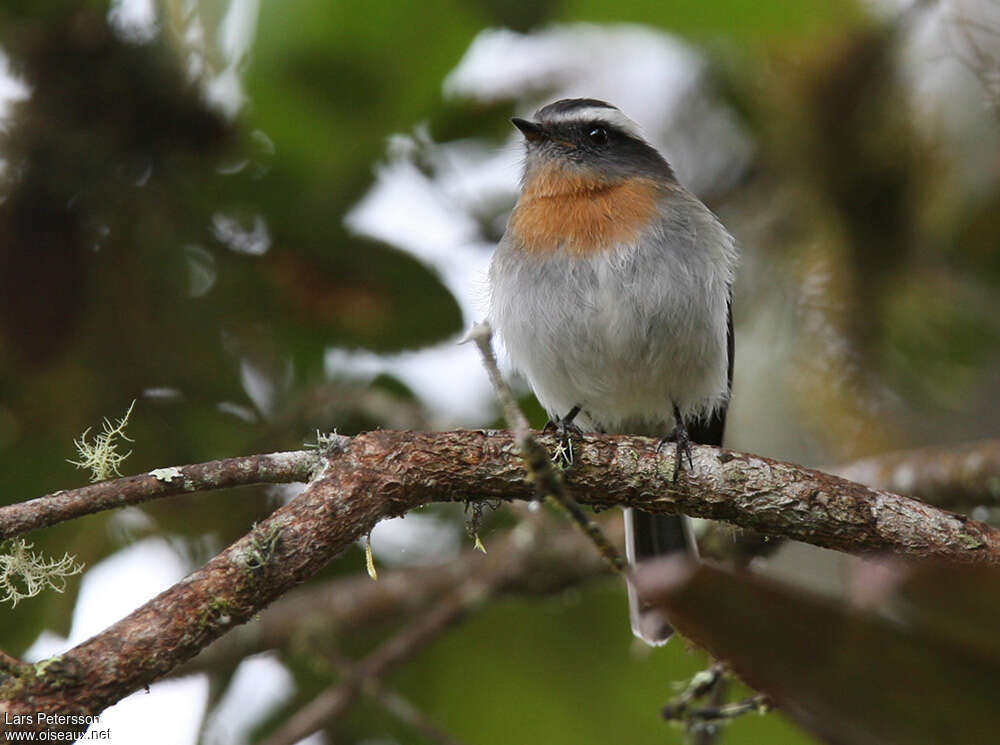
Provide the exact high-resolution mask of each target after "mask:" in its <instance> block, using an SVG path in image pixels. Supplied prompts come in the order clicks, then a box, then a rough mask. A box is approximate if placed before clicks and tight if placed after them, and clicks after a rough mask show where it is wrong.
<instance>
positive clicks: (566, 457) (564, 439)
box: [543, 412, 583, 468]
mask: <svg viewBox="0 0 1000 745" xmlns="http://www.w3.org/2000/svg"><path fill="white" fill-rule="evenodd" d="M573 413H574V415H575V412H573ZM543 431H545V432H554V433H555V435H556V437H557V438H558V442H557V443H556V449H555V451H554V452H553V453H552V461H553V462H554V463H557V464H558V465H559V466H561V467H562V468H569V467H570V466H571V465H573V437H580V436H582V435H583V430H582V429H580V428H579V427H578V426H576V425H575V424H573V419H572V417H569V416H565V417H563V418H561V419H557V420H556V421H552V420H551V419H550V420H549V421H548V422H546V424H545V428H544V430H543Z"/></svg>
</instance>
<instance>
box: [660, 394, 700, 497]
mask: <svg viewBox="0 0 1000 745" xmlns="http://www.w3.org/2000/svg"><path fill="white" fill-rule="evenodd" d="M668 442H674V443H676V445H677V447H676V450H675V451H674V482H675V483H676V481H677V478H678V477H679V476H680V474H681V471H683V470H684V456H687V461H688V466H690V467H691V469H692V470H694V461H693V460H692V459H691V437H690V436H689V435H688V431H687V426H686V425H685V424H684V417H682V416H681V410H680V409H679V408H678V406H677V404H674V431H673V432H671V433H670V434H669V435H667V436H666V437H664V438H663V439H662V440H660V441H659V442H658V443H656V452H657V453H659V452H660V450H662V449H663V446H664V445H666V444H667V443H668Z"/></svg>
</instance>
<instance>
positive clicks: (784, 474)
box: [0, 431, 1000, 721]
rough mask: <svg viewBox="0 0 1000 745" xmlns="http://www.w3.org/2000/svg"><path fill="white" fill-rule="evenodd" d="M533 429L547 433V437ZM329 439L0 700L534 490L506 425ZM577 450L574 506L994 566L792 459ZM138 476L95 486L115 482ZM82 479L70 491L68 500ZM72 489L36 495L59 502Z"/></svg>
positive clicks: (104, 692)
mask: <svg viewBox="0 0 1000 745" xmlns="http://www.w3.org/2000/svg"><path fill="white" fill-rule="evenodd" d="M539 440H540V441H541V442H543V443H544V444H546V446H548V447H552V446H554V445H555V438H551V437H546V436H539ZM335 443H336V444H337V445H338V447H337V449H336V451H335V452H330V453H327V454H325V457H326V465H325V469H324V471H323V472H322V473H321V474H320V475H319V477H318V478H316V480H314V481H312V482H311V483H310V484H309V485H308V486H307V488H306V489H305V490H304V491H303V492H302V493H301V494H300V495H299V496H298V497H296V498H295V499H293V500H292V501H291V502H289V503H288V504H287V505H285V506H284V507H282V508H280V509H278V510H277V511H276V512H275V513H274V514H272V515H271V516H270V517H269V518H268V519H266V520H264V521H263V522H262V523H260V524H258V525H257V526H256V527H255V528H254V529H253V530H252V531H251V532H250V533H249V534H248V535H246V536H244V537H243V538H242V539H240V540H239V541H237V542H236V543H234V544H233V545H232V546H230V547H229V548H227V549H226V550H225V551H223V552H222V553H220V554H219V555H218V556H216V557H215V558H213V559H212V560H211V561H209V562H208V563H207V564H206V565H205V566H203V567H202V568H201V569H199V570H197V571H196V572H194V573H193V574H191V575H190V576H189V577H187V578H186V579H185V580H183V581H182V582H180V583H178V584H177V585H175V586H174V587H172V588H170V589H169V590H167V591H165V592H163V593H161V594H160V595H159V596H158V597H156V598H154V599H153V600H151V601H150V602H149V603H147V604H146V605H144V606H142V607H141V608H139V609H138V610H136V611H135V612H133V613H132V614H131V615H129V616H128V617H126V618H124V619H122V620H121V621H119V622H118V623H116V624H114V625H113V626H111V627H110V628H108V629H107V630H105V631H104V632H102V633H101V634H98V635H97V636H95V637H93V638H91V639H89V640H87V641H86V642H83V643H82V644H80V645H79V646H77V647H75V648H74V649H72V650H69V651H68V652H66V653H65V654H64V655H62V656H61V657H59V658H57V659H55V660H53V661H51V662H50V663H49V664H47V665H46V666H44V667H43V666H36V667H33V668H31V671H30V672H28V671H24V672H23V674H17V673H14V674H13V675H8V677H6V678H5V679H3V680H2V681H0V711H2V712H5V713H7V714H8V715H16V714H26V713H33V712H37V711H39V710H42V709H44V710H45V711H47V712H54V713H64V714H93V713H98V712H100V711H102V710H103V709H104V708H106V707H107V706H109V705H110V704H112V703H114V702H115V701H118V700H119V699H121V698H123V697H124V696H126V695H128V694H129V693H131V692H132V691H134V690H136V689H138V688H141V687H142V686H144V685H147V684H148V683H150V682H152V681H153V680H155V679H157V678H158V677H160V676H162V675H164V674H166V673H167V672H169V671H170V670H171V669H173V668H174V667H176V666H177V665H179V664H180V663H182V662H184V661H185V660H187V659H189V658H190V657H192V656H193V655H194V654H196V653H197V652H198V651H199V650H200V649H202V648H203V647H205V646H206V645H207V644H209V643H210V642H211V641H212V640H214V639H216V638H218V637H219V636H221V635H222V634H223V633H225V632H226V631H228V630H229V629H230V628H232V627H233V626H234V625H236V624H240V623H243V622H245V621H246V620H247V619H249V618H250V617H252V616H253V615H254V614H256V613H257V612H259V611H260V610H261V609H262V608H264V607H265V606H266V605H267V604H268V603H270V602H271V601H272V600H274V599H275V598H276V597H278V596H279V595H281V594H283V593H284V592H286V591H287V590H289V589H290V588H292V587H293V586H295V585H297V584H299V583H301V582H303V581H305V580H306V579H308V578H309V577H310V576H312V575H313V574H315V573H316V572H317V571H318V570H319V569H321V568H322V567H323V566H324V565H325V564H326V563H327V562H329V561H330V560H331V559H332V558H333V557H335V556H336V555H337V554H339V553H340V552H341V551H343V550H344V548H346V547H348V546H350V545H351V544H352V542H353V541H355V540H357V539H358V538H359V537H360V536H363V535H366V534H367V533H368V532H369V531H370V530H371V528H372V527H373V526H374V525H375V523H376V522H377V521H379V520H381V519H384V518H386V517H394V516H398V515H401V514H404V513H406V512H408V511H409V510H412V509H414V508H416V507H419V506H422V505H424V504H427V503H429V502H433V501H467V500H483V499H488V500H497V499H502V500H511V499H531V498H532V497H533V496H534V493H535V492H534V487H533V486H532V485H531V484H529V483H526V481H525V470H524V464H523V462H522V459H521V457H520V456H519V454H518V450H517V447H516V445H515V442H514V439H513V437H512V436H511V434H510V433H508V432H483V431H454V432H439V433H424V432H387V431H379V432H369V433H365V434H361V435H358V436H356V437H354V438H338V439H337V440H336V441H335ZM575 450H576V454H575V462H574V467H573V469H572V470H570V471H569V472H568V473H567V480H568V483H569V486H570V488H571V490H572V491H573V495H574V497H575V498H576V499H577V500H578V501H579V502H581V503H585V504H590V505H594V506H600V507H607V506H611V505H615V504H620V505H631V506H636V507H641V508H642V509H645V510H649V511H665V512H670V511H679V512H683V513H685V514H688V515H693V516H696V517H706V518H712V519H715V520H724V521H727V522H731V523H734V524H736V525H740V526H743V527H746V528H752V529H754V530H757V531H759V532H762V533H766V534H770V535H780V536H784V537H787V538H792V539H795V540H800V541H806V542H808V543H813V544H815V545H819V546H824V547H827V548H832V549H837V550H840V551H848V552H854V553H857V552H872V551H877V552H889V553H896V554H902V555H907V556H913V557H923V558H938V559H948V560H951V561H956V562H960V563H967V564H989V565H996V564H1000V532H998V531H997V530H995V529H993V528H991V527H989V526H988V525H985V524H983V523H980V522H977V521H975V520H969V519H967V518H964V517H962V516H959V515H954V514H951V513H947V512H944V511H942V510H939V509H936V508H934V507H931V506H928V505H926V504H922V503H920V502H917V501H915V500H913V499H909V498H906V497H900V496H897V495H894V494H891V493H888V492H884V491H878V490H874V489H870V488H868V487H864V486H861V485H860V484H856V483H852V482H849V481H846V480H844V479H841V478H838V477H836V476H831V475H828V474H824V473H820V472H818V471H814V470H811V469H808V468H803V467H801V466H796V465H793V464H789V463H781V462H778V461H774V460H770V459H767V458H762V457H760V456H755V455H748V454H742V453H736V452H731V451H725V450H721V449H717V448H712V447H705V446H699V447H695V448H694V452H693V455H694V468H693V469H690V472H688V473H686V475H685V476H684V477H683V478H682V479H681V480H680V482H678V483H676V484H675V483H673V481H672V474H673V458H672V454H670V453H667V454H662V455H658V454H656V452H655V441H653V440H650V439H647V438H641V437H626V436H583V437H580V438H577V439H576V440H575ZM289 456H292V457H291V461H292V462H294V463H297V464H298V467H291V468H286V469H285V471H286V472H285V474H284V477H286V478H289V479H291V475H292V474H293V473H294V474H297V475H298V477H301V475H302V474H304V473H305V471H306V470H308V469H305V468H304V461H301V460H299V457H300V456H301V457H305V456H309V457H311V458H313V459H315V458H316V457H317V454H316V453H315V452H311V453H305V454H285V455H282V456H281V457H283V458H288V457H289ZM236 460H240V459H236ZM313 462H314V463H315V461H313ZM188 468H195V467H188ZM181 470H182V471H184V469H181ZM148 478H150V477H144V476H143V477H133V479H131V480H130V479H123V480H121V481H119V482H109V483H108V484H103V485H102V484H99V485H95V487H101V488H102V489H104V490H112V489H116V488H118V487H120V486H121V484H122V482H126V483H129V484H133V483H136V481H135V480H136V479H139V480H141V479H148ZM155 480H156V479H155V478H154V481H155ZM235 480H236V481H238V482H239V483H249V481H250V479H249V478H247V477H246V476H239V477H238V478H236V479H235ZM272 480H280V479H277V478H274V479H272ZM177 481H178V482H179V481H180V479H177ZM138 483H139V484H140V485H143V484H144V485H145V486H144V487H143V488H149V487H152V488H153V490H156V489H160V488H162V487H156V486H155V484H150V482H148V481H142V482H138ZM169 486H170V487H171V488H173V487H174V486H175V485H174V484H173V480H172V481H171V484H170V485H169ZM95 487H86V489H93V488H95ZM189 490H190V489H184V491H189ZM83 491H84V490H77V494H76V495H75V496H72V497H71V498H70V499H69V501H70V502H71V503H73V504H76V501H77V500H78V499H80V496H79V493H80V492H83ZM140 491H141V490H140ZM107 493H111V492H110V491H108V492H107ZM175 493H177V492H175ZM67 494H69V493H64V494H62V495H54V496H53V497H49V498H43V501H44V500H46V499H50V500H59V501H60V503H62V502H64V501H65V500H66V499H67ZM142 498H149V497H148V492H146V493H143V495H142V496H141V497H140V501H141V499H142ZM33 501H34V503H35V504H36V507H38V506H39V505H38V502H39V500H33ZM28 504H31V503H28ZM15 507H17V506H15ZM6 509H8V510H9V509H10V508H6ZM74 509H75V510H76V511H77V512H79V513H80V514H84V513H86V512H93V511H96V509H98V508H94V509H89V508H88V509H83V510H82V511H81V509H80V508H79V507H74ZM56 512H57V511H51V510H48V508H47V507H44V506H42V507H41V509H38V510H36V513H39V514H45V515H49V516H51V515H53V514H56ZM59 514H65V513H64V512H62V513H59ZM4 518H5V516H4V515H3V513H0V520H3V519H4ZM46 520H48V518H46ZM19 524H20V525H24V524H25V523H24V521H23V520H22V522H21V523H19ZM41 524H46V523H45V522H44V521H43V522H42V523H41ZM4 525H5V526H6V525H7V523H6V521H4ZM36 527H37V526H36ZM6 534H10V533H9V532H8V533H6ZM40 668H41V669H40ZM0 721H2V720H0Z"/></svg>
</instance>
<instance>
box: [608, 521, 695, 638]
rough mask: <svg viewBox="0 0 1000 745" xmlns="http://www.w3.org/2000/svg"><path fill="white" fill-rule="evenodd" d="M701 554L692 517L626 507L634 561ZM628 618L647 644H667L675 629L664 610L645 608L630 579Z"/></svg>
mask: <svg viewBox="0 0 1000 745" xmlns="http://www.w3.org/2000/svg"><path fill="white" fill-rule="evenodd" d="M679 551H680V552H684V553H685V554H686V555H688V556H690V557H691V558H697V557H698V544H697V543H696V542H695V539H694V534H693V533H692V531H691V521H690V520H689V519H688V518H686V517H684V516H683V515H659V514H653V513H651V512H643V511H642V510H636V509H627V510H625V553H626V555H627V557H628V562H629V564H631V565H633V566H634V565H635V564H636V563H637V562H640V561H643V560H645V559H653V558H662V557H663V556H666V555H670V554H673V553H676V552H679ZM628 608H629V619H630V620H631V621H632V633H633V634H635V635H636V636H637V637H639V638H640V639H642V640H643V641H644V642H646V643H647V644H652V645H654V646H659V645H661V644H666V642H667V640H668V639H670V636H671V634H673V633H674V629H673V627H672V626H671V625H670V624H669V623H667V621H666V620H665V619H664V617H663V615H662V614H661V613H656V612H652V611H651V610H650V609H648V608H644V607H643V606H642V604H641V603H640V602H639V596H638V594H637V593H636V591H635V587H633V586H632V583H631V582H629V583H628Z"/></svg>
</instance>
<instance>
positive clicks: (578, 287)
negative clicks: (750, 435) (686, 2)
mask: <svg viewBox="0 0 1000 745" xmlns="http://www.w3.org/2000/svg"><path fill="white" fill-rule="evenodd" d="M511 122H512V123H513V125H514V126H515V127H517V129H518V130H520V132H521V134H522V135H523V141H524V167H523V173H522V178H521V184H520V194H519V196H518V199H517V202H516V204H515V205H514V208H513V210H512V212H511V214H510V217H509V219H508V222H507V227H506V230H505V232H504V234H503V237H502V238H501V239H500V241H499V243H498V245H497V248H496V250H495V251H494V253H493V256H492V258H491V261H490V267H489V272H488V285H489V311H488V320H489V322H490V325H491V326H492V328H493V329H495V331H496V333H497V336H498V337H499V341H500V345H501V348H502V349H504V350H505V352H506V354H507V357H508V359H509V360H510V362H511V365H512V367H513V368H514V369H515V370H517V371H518V372H519V373H520V374H521V375H522V376H523V377H524V378H525V379H526V380H527V382H528V384H529V386H530V387H531V389H532V391H533V392H534V394H535V397H536V398H537V399H538V401H539V403H540V404H541V406H542V407H543V408H544V409H545V411H546V413H547V414H548V417H549V425H548V426H550V427H555V429H556V430H557V431H558V432H559V433H560V435H561V436H562V437H564V438H571V437H572V436H574V435H579V434H582V433H583V432H599V433H618V434H630V435H646V436H651V437H657V438H659V444H658V446H657V452H658V453H659V452H660V449H661V447H662V446H663V445H665V443H668V442H674V443H675V444H676V449H675V456H674V473H673V476H674V480H675V481H676V480H677V479H678V477H679V475H680V474H681V473H682V472H684V470H685V465H684V460H685V458H686V459H687V468H688V469H691V468H693V462H692V458H691V449H690V448H691V442H695V443H700V444H707V445H721V444H722V438H723V433H724V429H725V419H726V410H727V407H728V403H729V396H730V390H731V387H732V375H733V356H734V355H733V321H732V287H733V281H734V277H735V271H736V264H737V259H738V257H737V247H736V243H735V240H734V239H733V237H732V236H731V235H730V234H729V232H728V231H727V230H726V228H725V227H724V226H723V225H722V223H721V222H720V221H719V219H718V218H717V217H716V216H715V215H714V214H713V213H712V211H711V210H710V209H709V208H708V207H706V206H705V205H704V204H703V203H702V202H701V201H700V200H699V199H698V198H697V197H696V196H695V195H694V194H692V193H691V192H690V191H688V190H687V189H685V188H684V187H683V186H682V185H681V184H680V183H679V182H678V180H677V177H676V176H675V174H674V171H673V169H672V168H671V166H670V165H669V163H668V162H667V161H666V160H665V159H664V157H663V156H662V155H661V154H660V153H659V151H658V150H657V149H656V148H655V147H654V146H653V145H651V144H650V143H649V142H647V141H646V139H645V138H644V136H643V134H642V131H641V130H640V128H639V125H638V124H636V122H634V121H633V120H632V119H630V118H629V117H628V116H626V115H625V114H624V113H622V111H620V110H619V109H618V108H617V107H615V106H613V105H611V104H609V103H606V102H605V101H601V100H598V99H594V98H569V99H562V100H559V101H555V102H554V103H550V104H548V105H546V106H543V107H542V108H540V109H539V110H538V111H537V112H536V113H535V115H534V118H533V119H523V118H517V117H515V118H513V119H511ZM570 444H571V442H570ZM625 533H626V555H627V558H628V560H629V563H630V564H631V565H635V564H637V563H639V562H642V561H647V560H650V559H653V558H655V557H660V556H664V555H672V554H675V553H676V552H683V553H684V554H686V555H688V556H690V557H693V558H696V557H697V545H696V543H695V540H694V536H693V534H692V531H691V527H690V523H689V521H688V519H687V518H685V517H683V516H681V515H676V514H652V513H647V512H643V511H641V510H637V509H626V511H625ZM628 594H629V607H630V619H631V625H632V631H633V633H634V634H635V635H636V636H637V637H638V638H640V639H642V640H643V641H645V642H647V643H648V644H651V645H660V644H664V643H666V641H667V640H668V639H669V638H670V636H671V635H672V633H673V628H672V626H671V625H670V623H669V621H668V620H667V619H665V618H663V617H662V615H661V614H659V613H655V612H652V611H651V609H649V608H648V607H646V606H644V605H643V604H642V603H641V602H640V600H639V598H638V597H637V594H636V592H635V590H634V588H633V587H632V585H631V583H629V585H628Z"/></svg>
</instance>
